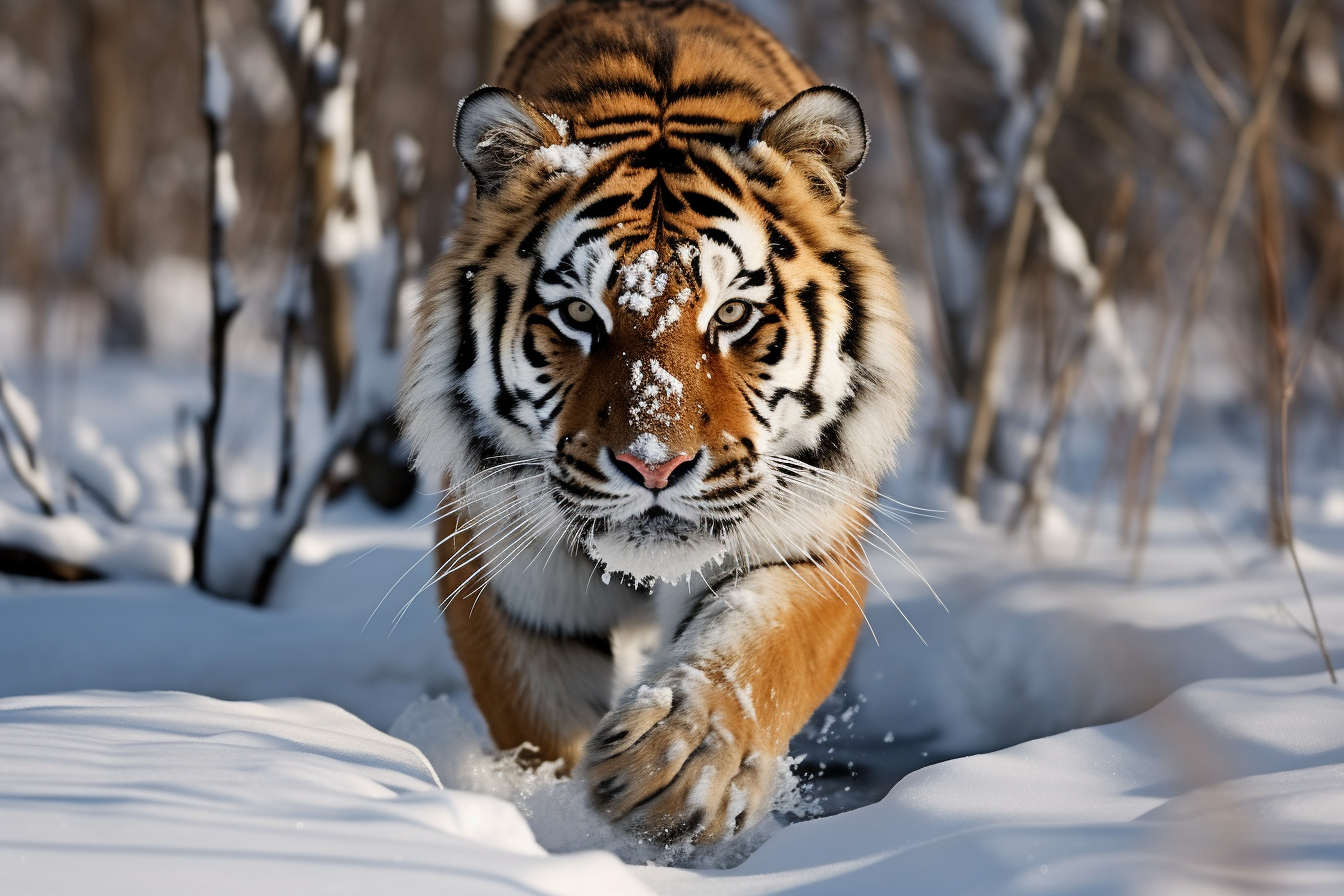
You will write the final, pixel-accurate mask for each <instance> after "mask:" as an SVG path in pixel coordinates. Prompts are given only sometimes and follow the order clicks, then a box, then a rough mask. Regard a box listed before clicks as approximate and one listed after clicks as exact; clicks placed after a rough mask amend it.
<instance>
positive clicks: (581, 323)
mask: <svg viewBox="0 0 1344 896" xmlns="http://www.w3.org/2000/svg"><path fill="white" fill-rule="evenodd" d="M563 313H564V316H565V317H566V318H567V319H568V320H569V322H570V323H572V324H574V325H575V326H578V327H586V326H587V325H588V324H590V323H592V322H593V318H594V317H595V316H596V314H597V312H595V311H594V310H593V306H592V305H589V304H588V303H587V302H584V301H579V300H575V301H573V302H567V303H566V304H565V306H564V310H563Z"/></svg>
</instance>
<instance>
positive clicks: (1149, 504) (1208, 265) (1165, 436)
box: [1130, 0, 1316, 580]
mask: <svg viewBox="0 0 1344 896" xmlns="http://www.w3.org/2000/svg"><path fill="white" fill-rule="evenodd" d="M1315 5H1316V0H1298V2H1297V4H1296V5H1294V7H1293V11H1292V12H1291V13H1290V14H1289V16H1288V22H1287V23H1286V24H1285V25H1284V27H1283V31H1282V33H1281V34H1280V35H1279V41H1278V46H1277V47H1276V48H1275V51H1274V58H1273V61H1272V62H1271V64H1270V67H1269V70H1268V73H1267V74H1266V76H1265V80H1264V83H1263V84H1261V86H1260V90H1259V92H1258V94H1257V96H1256V102H1255V110H1254V112H1253V113H1252V115H1251V118H1250V119H1249V120H1248V121H1247V122H1246V124H1245V125H1244V126H1243V127H1242V129H1241V131H1240V133H1239V134H1238V135H1237V143H1236V151H1235V153H1234V154H1233V157H1232V164H1231V166H1230V168H1229V169H1228V172H1227V178H1226V180H1225V181H1224V184H1223V191H1222V197H1221V199H1220V200H1219V203H1218V210H1217V213H1216V214H1215V216H1214V219H1213V226H1212V227H1211V228H1210V231H1209V236H1208V240H1207V242H1206V243H1205V246H1204V254H1203V256H1202V258H1201V260H1200V264H1199V268H1198V269H1197V270H1196V273H1195V281H1194V284H1193V286H1192V288H1191V296H1190V301H1189V303H1188V304H1187V305H1186V306H1185V309H1184V312H1183V314H1182V317H1181V324H1180V331H1179V335H1178V340H1177V344H1176V349H1175V354H1174V356H1173V358H1172V362H1171V370H1170V373H1169V375H1168V378H1167V384H1166V393H1165V395H1164V396H1163V400H1162V413H1161V417H1160V419H1159V423H1158V431H1157V440H1156V443H1155V445H1154V450H1153V465H1152V472H1151V473H1150V475H1149V477H1148V481H1147V484H1146V487H1145V489H1144V497H1143V501H1142V503H1141V510H1140V515H1139V535H1138V543H1137V545H1136V546H1135V551H1134V561H1133V563H1132V564H1131V566H1130V578H1131V579H1135V580H1137V579H1138V578H1139V576H1140V574H1141V573H1142V571H1143V555H1144V548H1145V547H1146V546H1147V543H1148V531H1149V524H1150V520H1151V516H1152V509H1153V502H1154V500H1155V499H1156V496H1157V487H1158V485H1159V484H1160V483H1161V482H1162V478H1163V476H1164V475H1165V473H1166V463H1167V457H1168V455H1169V454H1170V453H1171V442H1172V438H1173V435H1174V433H1175V429H1176V418H1177V416H1178V415H1179V413H1180V406H1181V396H1182V387H1183V385H1184V382H1185V372H1186V368H1187V367H1188V366H1189V363H1190V352H1191V347H1192V345H1193V340H1194V329H1195V323H1196V322H1197V321H1198V320H1199V318H1200V316H1201V315H1202V314H1203V311H1204V306H1205V304H1206V303H1207V302H1208V297H1209V289H1210V287H1211V286H1212V283H1213V275H1214V271H1215V270H1216V269H1217V267H1218V263H1219V262H1220V261H1221V260H1222V257H1223V250H1224V249H1225V248H1226V247H1227V237H1228V233H1229V232H1230V230H1231V227H1232V216H1233V214H1234V213H1235V212H1236V209H1237V206H1238V205H1239V204H1240V202H1241V197H1242V193H1243V192H1244V190H1245V188H1246V181H1247V178H1248V177H1249V175H1250V169H1251V160H1252V157H1253V156H1254V153H1255V148H1256V146H1258V145H1259V143H1260V139H1261V137H1262V136H1263V135H1264V133H1265V131H1266V129H1267V128H1268V126H1269V123H1270V121H1271V119H1272V118H1273V115H1274V110H1275V109H1276V108H1277V106H1278V101H1279V95H1280V93H1281V92H1282V90H1283V82H1284V79H1285V78H1286V77H1287V74H1288V65H1289V63H1290V62H1291V61H1292V55H1293V50H1294V49H1295V48H1296V47H1297V45H1298V42H1299V41H1301V39H1302V32H1303V31H1304V30H1305V28H1306V25H1307V21H1308V19H1309V18H1310V15H1311V11H1312V9H1313V8H1314V7H1315Z"/></svg>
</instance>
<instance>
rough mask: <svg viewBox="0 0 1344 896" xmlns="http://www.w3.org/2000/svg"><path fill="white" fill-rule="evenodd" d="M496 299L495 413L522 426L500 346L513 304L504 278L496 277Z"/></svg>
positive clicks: (507, 282)
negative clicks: (515, 412) (505, 373)
mask: <svg viewBox="0 0 1344 896" xmlns="http://www.w3.org/2000/svg"><path fill="white" fill-rule="evenodd" d="M494 298H495V319H494V324H493V326H492V327H491V331H490V335H491V340H492V342H493V343H494V347H495V350H494V353H493V354H494V357H493V358H492V359H491V360H492V361H493V364H494V368H495V385H496V386H497V387H498V389H499V391H498V393H497V394H496V395H495V413H497V414H499V416H501V417H503V418H504V419H506V420H510V421H512V422H514V423H517V424H518V425H519V426H522V421H520V420H518V418H516V417H514V416H513V411H514V409H515V408H516V407H517V406H518V396H516V395H514V394H513V391H512V390H510V389H509V387H508V384H507V383H506V382H505V380H504V362H503V359H502V358H501V357H500V348H501V346H500V344H499V343H500V341H501V340H502V339H503V338H504V324H505V323H506V322H507V320H508V314H509V305H510V304H511V303H512V302H513V284H511V283H509V281H508V280H505V279H504V277H502V276H499V277H496V278H495V297H494Z"/></svg>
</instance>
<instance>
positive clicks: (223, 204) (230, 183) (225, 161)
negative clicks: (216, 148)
mask: <svg viewBox="0 0 1344 896" xmlns="http://www.w3.org/2000/svg"><path fill="white" fill-rule="evenodd" d="M241 205H242V199H241V198H240V197H239V195H238V182H237V180H235V179H234V176H233V153H231V152H229V151H228V150H224V151H222V152H218V153H215V220H216V221H218V222H219V223H220V226H222V227H225V228H227V227H229V226H230V225H232V224H233V219H234V218H236V217H238V209H239V207H240V206H241Z"/></svg>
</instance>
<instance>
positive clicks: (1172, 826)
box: [638, 673, 1344, 896]
mask: <svg viewBox="0 0 1344 896" xmlns="http://www.w3.org/2000/svg"><path fill="white" fill-rule="evenodd" d="M1342 808H1344V690H1341V689H1340V688H1338V687H1335V686H1331V685H1330V684H1329V683H1328V681H1327V680H1326V679H1325V676H1324V674H1323V673H1321V674H1315V675H1309V676H1301V677H1293V678H1285V679H1277V680H1273V681H1250V680H1223V681H1208V682H1202V683H1200V684H1196V685H1192V686H1190V687H1188V688H1185V689H1183V690H1181V691H1179V692H1178V693H1177V694H1175V695H1174V696H1172V697H1171V698H1169V699H1167V700H1165V701H1164V702H1163V703H1162V704H1161V705H1159V706H1158V707H1157V708H1155V709H1153V710H1150V711H1149V712H1146V713H1144V714H1142V715H1141V716H1139V717H1138V718H1135V719H1131V720H1129V721H1126V722H1121V723H1118V724H1114V725H1107V726H1102V727H1098V728H1089V729H1083V730H1079V731H1070V732H1067V733H1065V734H1060V735H1056V736H1054V737H1050V738H1046V739H1044V740H1039V741H1033V742H1030V743H1026V744H1022V745H1020V746H1016V747H1012V748H1010V749H1007V750H1003V751H1000V752H997V753H991V754H987V755H983V756H972V757H967V758H964V759H957V760H953V761H951V762H946V763H942V764H940V765H935V766H931V767H929V768H926V769H923V770H921V771H917V772H915V773H913V774H911V775H910V776H908V777H907V778H906V779H905V780H903V781H902V782H901V783H900V784H898V785H897V786H896V787H895V788H894V789H893V790H892V792H891V793H890V794H889V795H888V796H887V797H886V798H885V799H884V800H882V802H880V803H878V804H877V805H874V806H869V807H867V808H863V809H859V810H856V811H853V812H849V813H846V814H843V815H838V816H834V817H831V818H824V819H818V820H815V821H809V822H805V823H803V824H798V825H794V826H792V827H789V828H786V829H784V830H783V831H781V832H780V833H778V834H776V835H775V837H774V838H773V839H771V840H770V841H769V842H768V843H766V844H765V845H764V846H763V847H762V848H761V849H760V850H758V851H757V852H756V853H755V854H754V855H753V856H752V857H751V858H750V859H748V860H747V861H746V862H745V863H744V864H743V865H741V866H740V867H738V868H736V869H734V870H733V871H731V872H729V873H727V874H722V875H715V876H714V877H712V878H706V877H704V876H702V875H698V874H695V873H692V872H686V871H676V870H671V869H638V870H639V876H640V877H641V878H642V879H643V880H644V882H645V883H646V884H648V885H649V886H650V887H651V888H653V889H655V890H657V891H658V892H660V893H664V894H680V893H707V894H719V893H722V894H730V893H731V894H745V893H757V894H762V893H778V892H788V893H790V894H806V893H817V894H823V893H841V892H843V893H888V892H891V889H890V888H891V886H892V882H893V881H910V882H913V881H917V882H918V892H919V893H921V894H930V896H933V894H940V893H947V894H967V893H990V892H992V893H1002V894H1012V893H1042V892H1044V893H1080V892H1086V893H1089V894H1092V893H1097V894H1101V893H1116V894H1120V893H1134V892H1144V893H1161V892H1170V893H1204V892H1208V893H1213V892H1219V893H1225V892H1246V891H1245V890H1242V889H1240V888H1234V889H1224V888H1223V887H1225V886H1226V885H1227V884H1228V883H1229V882H1231V881H1239V882H1241V883H1243V884H1245V883H1253V884H1254V885H1255V886H1256V889H1254V890H1251V892H1278V893H1283V892H1315V893H1326V892H1338V890H1339V888H1340V887H1341V886H1344V846H1341V843H1342V842H1344V812H1342V811H1341V809H1342Z"/></svg>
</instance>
